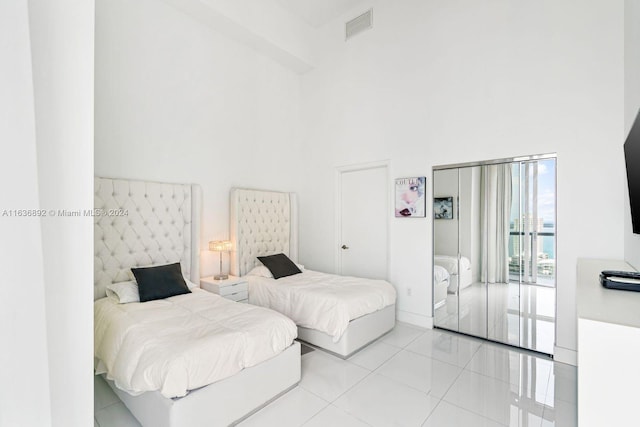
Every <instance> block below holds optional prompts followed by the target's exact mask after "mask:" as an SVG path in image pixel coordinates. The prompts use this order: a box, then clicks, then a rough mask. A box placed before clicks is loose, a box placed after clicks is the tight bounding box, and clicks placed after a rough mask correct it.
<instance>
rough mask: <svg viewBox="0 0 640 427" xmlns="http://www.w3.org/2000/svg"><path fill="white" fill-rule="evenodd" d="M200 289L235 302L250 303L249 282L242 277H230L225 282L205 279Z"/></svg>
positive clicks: (202, 279) (202, 280) (211, 277)
mask: <svg viewBox="0 0 640 427" xmlns="http://www.w3.org/2000/svg"><path fill="white" fill-rule="evenodd" d="M200 287H201V288H202V289H204V290H205V291H209V292H213V293H214V294H218V295H220V296H221V297H224V298H227V299H230V300H233V301H237V302H248V301H249V288H248V285H247V281H246V280H245V279H243V278H242V277H236V276H229V278H228V279H225V280H215V279H214V278H213V276H209V277H203V278H201V279H200Z"/></svg>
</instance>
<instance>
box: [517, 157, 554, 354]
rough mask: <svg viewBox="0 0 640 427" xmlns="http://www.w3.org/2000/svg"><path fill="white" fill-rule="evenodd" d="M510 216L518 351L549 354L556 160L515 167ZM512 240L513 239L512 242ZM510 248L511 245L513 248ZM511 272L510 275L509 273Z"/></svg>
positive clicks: (551, 350)
mask: <svg viewBox="0 0 640 427" xmlns="http://www.w3.org/2000/svg"><path fill="white" fill-rule="evenodd" d="M519 169H520V170H519V174H520V178H519V183H520V189H519V192H520V194H519V204H520V207H519V211H518V215H517V216H516V215H515V214H514V215H512V224H513V226H512V229H513V231H512V239H514V240H515V239H516V238H517V240H519V243H517V245H518V246H519V251H518V252H516V251H514V253H513V254H512V259H514V260H516V262H513V268H512V269H511V271H512V281H515V279H516V277H517V276H519V280H518V281H519V287H520V306H519V310H518V315H519V317H520V320H519V323H520V325H519V327H520V344H519V346H520V347H523V348H528V349H531V350H535V351H539V352H543V353H548V354H552V353H553V345H554V342H555V313H556V159H554V158H550V159H540V160H532V161H526V162H521V163H520V165H519ZM516 236H517V237H516ZM515 245H516V243H515V242H514V246H515ZM513 270H515V271H513Z"/></svg>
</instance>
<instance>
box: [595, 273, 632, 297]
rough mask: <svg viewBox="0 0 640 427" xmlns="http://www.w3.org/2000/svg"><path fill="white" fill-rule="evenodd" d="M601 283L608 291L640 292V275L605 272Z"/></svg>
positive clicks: (601, 276)
mask: <svg viewBox="0 0 640 427" xmlns="http://www.w3.org/2000/svg"><path fill="white" fill-rule="evenodd" d="M600 283H601V284H602V286H604V287H605V288H608V289H620V290H623V291H635V292H640V273H637V272H635V271H613V270H605V271H603V272H602V273H600Z"/></svg>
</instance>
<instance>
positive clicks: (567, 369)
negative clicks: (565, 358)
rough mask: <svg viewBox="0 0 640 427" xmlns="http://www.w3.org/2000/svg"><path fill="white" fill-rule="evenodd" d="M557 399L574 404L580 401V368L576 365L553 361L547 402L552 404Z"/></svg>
mask: <svg viewBox="0 0 640 427" xmlns="http://www.w3.org/2000/svg"><path fill="white" fill-rule="evenodd" d="M556 400H562V401H564V402H567V403H572V404H576V403H577V402H578V370H577V368H576V367H575V366H571V365H567V364H565V363H560V362H554V363H553V370H552V371H551V376H550V377H549V387H547V393H546V403H547V404H549V405H551V404H553V402H554V401H556Z"/></svg>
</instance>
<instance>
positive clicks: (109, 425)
mask: <svg viewBox="0 0 640 427" xmlns="http://www.w3.org/2000/svg"><path fill="white" fill-rule="evenodd" d="M95 418H96V420H98V424H100V427H140V423H139V422H138V420H136V419H135V417H134V416H133V415H131V412H129V410H128V409H127V407H126V406H124V403H122V402H119V403H115V404H113V405H111V406H107V407H106V408H103V409H100V410H98V411H96V412H95Z"/></svg>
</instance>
